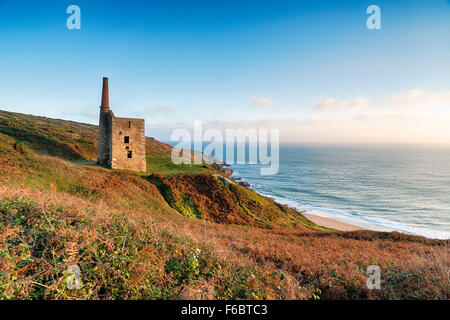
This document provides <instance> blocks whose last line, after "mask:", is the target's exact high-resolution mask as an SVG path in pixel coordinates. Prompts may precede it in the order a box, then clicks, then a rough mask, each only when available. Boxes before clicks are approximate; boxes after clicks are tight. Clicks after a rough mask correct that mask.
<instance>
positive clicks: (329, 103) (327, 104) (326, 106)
mask: <svg viewBox="0 0 450 320" xmlns="http://www.w3.org/2000/svg"><path fill="white" fill-rule="evenodd" d="M338 104H339V103H338V101H337V100H336V99H332V98H330V99H326V100H324V101H322V102H321V103H319V104H318V105H317V106H316V110H318V111H332V110H334V109H336V108H337V106H338Z"/></svg>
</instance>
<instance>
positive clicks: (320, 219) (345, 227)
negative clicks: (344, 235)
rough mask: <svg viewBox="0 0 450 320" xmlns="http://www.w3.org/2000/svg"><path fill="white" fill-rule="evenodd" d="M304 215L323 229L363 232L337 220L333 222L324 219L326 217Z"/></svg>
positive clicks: (359, 228)
mask: <svg viewBox="0 0 450 320" xmlns="http://www.w3.org/2000/svg"><path fill="white" fill-rule="evenodd" d="M303 215H304V216H305V217H307V218H308V219H309V220H311V221H312V222H314V223H316V224H318V225H319V226H322V227H326V228H333V229H336V230H341V231H355V230H363V228H361V227H358V226H355V225H352V224H348V223H344V222H340V221H337V220H333V219H330V218H324V217H320V216H316V215H313V214H305V213H303Z"/></svg>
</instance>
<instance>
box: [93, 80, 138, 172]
mask: <svg viewBox="0 0 450 320" xmlns="http://www.w3.org/2000/svg"><path fill="white" fill-rule="evenodd" d="M97 162H98V163H99V164H102V165H104V166H108V167H110V168H113V169H126V170H133V171H146V160H145V120H144V119H135V118H118V117H115V116H114V114H113V112H112V111H111V110H110V109H109V92H108V78H103V90H102V105H101V106H100V121H99V130H98V153H97Z"/></svg>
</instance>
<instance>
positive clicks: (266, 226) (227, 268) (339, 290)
mask: <svg viewBox="0 0 450 320" xmlns="http://www.w3.org/2000/svg"><path fill="white" fill-rule="evenodd" d="M96 141H97V128H96V127H95V126H91V125H86V124H79V123H75V122H69V121H62V120H55V119H48V118H43V117H34V116H29V115H22V114H16V113H10V112H4V111H0V257H1V259H0V270H2V272H1V273H0V298H27V299H33V298H36V299H38V298H47V299H71V298H84V299H111V298H121V299H125V298H130V299H142V298H148V299H152V298H158V299H169V298H177V299H178V298H210V299H225V298H227V299H262V298H267V299H289V298H294V299H302V298H306V299H313V298H339V299H348V298H352V299H366V298H373V299H383V298H384V299H386V298H392V299H397V298H437V299H448V298H449V296H448V292H449V290H448V289H449V283H448V276H446V275H447V273H446V272H447V271H446V270H448V268H449V264H450V262H449V261H450V254H449V248H448V244H449V242H448V241H433V240H427V239H424V238H421V237H413V236H407V235H402V234H398V233H379V232H369V231H358V232H345V233H343V232H337V231H332V230H325V229H323V228H320V227H318V226H316V225H314V224H313V223H311V222H309V221H308V220H307V219H305V218H304V217H303V216H302V215H301V214H300V213H298V212H296V211H294V210H292V209H289V208H287V207H285V206H281V205H278V204H276V203H274V202H273V201H272V200H270V199H267V198H264V197H261V196H259V195H258V194H256V193H254V192H252V191H250V190H248V189H245V188H243V187H242V186H239V185H237V184H236V183H232V182H230V181H229V180H227V179H226V178H225V176H226V175H225V174H224V173H222V172H219V171H217V170H216V169H214V168H213V167H210V166H205V165H197V166H194V165H193V166H188V165H183V166H175V165H173V164H172V163H171V161H170V150H171V147H170V146H168V145H166V144H163V143H161V142H158V141H156V140H154V139H151V138H147V140H146V146H147V150H146V154H147V173H140V174H137V173H135V172H128V171H118V170H112V169H107V168H103V167H100V166H96V165H94V162H95V160H96V155H97V152H96V151H97V146H96ZM372 264H376V265H379V266H380V268H381V271H382V289H381V290H368V289H367V287H366V280H367V274H366V268H367V266H369V265H372ZM72 265H77V266H79V268H80V270H81V279H82V282H83V287H82V288H81V289H79V290H76V289H68V287H67V286H66V282H65V279H66V276H67V273H66V270H67V268H68V266H72Z"/></svg>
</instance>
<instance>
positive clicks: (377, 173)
mask: <svg viewBox="0 0 450 320" xmlns="http://www.w3.org/2000/svg"><path fill="white" fill-rule="evenodd" d="M247 160H248V159H247ZM230 168H231V169H232V170H234V173H233V175H232V176H233V177H235V178H240V179H241V180H243V181H246V182H248V183H250V185H251V188H252V189H254V190H255V191H256V192H258V193H260V194H262V195H264V196H267V197H270V198H272V199H274V200H275V201H277V202H279V203H281V204H285V205H288V206H290V207H292V208H295V209H297V210H299V211H302V212H305V213H307V214H312V215H317V216H321V217H326V218H332V219H335V220H338V221H341V222H344V223H349V224H353V225H356V226H360V227H363V228H365V229H369V230H377V231H398V232H403V233H408V234H413V235H420V236H424V237H427V238H433V239H450V145H446V146H444V145H439V146H438V145H433V146H430V145H387V146H386V145H383V146H381V145H313V144H281V145H280V146H279V170H278V172H277V173H276V174H274V175H262V174H261V165H260V164H249V163H248V161H246V163H245V164H235V163H230Z"/></svg>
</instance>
